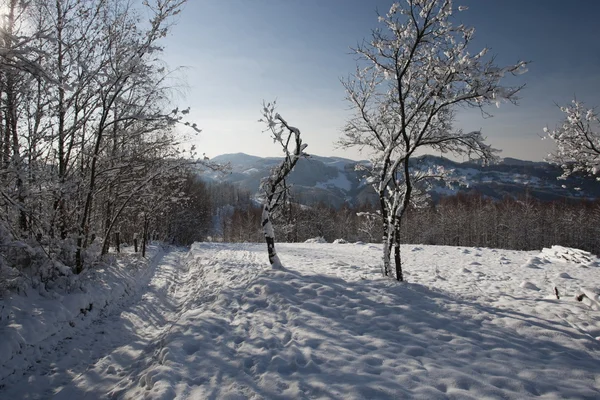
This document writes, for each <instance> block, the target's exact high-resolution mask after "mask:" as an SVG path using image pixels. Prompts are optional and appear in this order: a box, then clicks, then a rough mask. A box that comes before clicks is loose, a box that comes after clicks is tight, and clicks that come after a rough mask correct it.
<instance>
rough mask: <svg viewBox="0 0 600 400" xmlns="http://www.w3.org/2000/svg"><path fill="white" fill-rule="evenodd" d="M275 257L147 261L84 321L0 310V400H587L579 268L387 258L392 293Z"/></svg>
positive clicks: (594, 308)
mask: <svg viewBox="0 0 600 400" xmlns="http://www.w3.org/2000/svg"><path fill="white" fill-rule="evenodd" d="M278 250H279V253H280V257H281V259H282V261H283V263H284V265H285V266H286V269H285V270H283V271H277V270H272V269H270V268H269V267H268V265H267V262H266V259H267V257H266V250H265V246H264V245H263V244H235V245H233V244H208V243H199V244H195V245H194V246H193V247H192V249H191V250H190V251H189V252H187V251H186V250H181V249H175V250H170V251H167V252H164V253H163V252H159V251H157V253H156V255H155V256H154V258H153V261H152V262H150V263H149V264H148V265H149V267H148V268H147V269H146V270H143V271H138V272H135V271H134V272H131V271H128V272H126V273H123V274H122V277H121V278H119V276H118V275H117V274H112V275H111V274H105V275H102V276H104V277H105V278H106V276H112V279H114V282H113V283H114V284H116V285H118V284H119V282H120V284H121V286H122V287H125V288H129V289H128V290H127V291H125V290H122V291H120V292H119V293H118V294H119V296H116V295H115V299H121V300H119V301H118V302H117V303H115V305H113V306H112V307H109V306H108V305H105V306H104V308H103V309H102V310H101V311H95V309H94V310H92V311H89V313H87V315H79V314H77V315H73V314H72V313H71V314H69V313H68V312H64V313H62V314H60V315H59V316H58V317H57V315H58V314H57V313H54V314H49V313H46V312H45V311H44V310H46V309H50V310H51V309H53V308H52V307H51V306H44V307H35V308H34V307H32V306H30V305H29V303H28V302H27V299H25V298H22V297H16V298H13V299H8V300H5V301H4V302H3V303H1V302H0V303H1V305H4V310H3V315H10V316H11V318H10V319H9V320H8V323H6V322H5V320H4V319H3V320H2V321H0V344H1V345H0V350H1V351H2V352H4V353H3V354H1V355H0V360H2V363H3V365H2V370H1V371H2V375H0V398H2V399H4V398H7V399H21V398H23V399H35V398H51V397H53V396H54V395H55V397H56V398H58V399H84V398H89V399H99V398H127V399H143V398H149V399H171V398H179V399H186V398H189V399H246V398H250V399H303V398H306V399H312V398H323V399H330V398H332V399H344V400H345V399H402V398H422V399H446V398H461V399H469V398H472V399H483V398H498V399H524V398H537V397H539V398H546V399H563V398H576V399H583V398H589V399H598V398H600V310H599V307H598V306H599V304H598V294H597V293H598V287H600V264H599V263H598V260H597V259H590V258H586V255H585V254H580V253H576V252H575V253H573V252H570V253H569V252H565V251H562V250H561V249H554V250H552V251H550V250H547V251H545V252H543V253H540V252H517V251H508V250H493V249H480V248H457V247H442V246H404V247H403V248H402V250H403V255H404V258H405V261H406V278H407V280H408V283H397V282H395V281H392V280H389V279H383V278H381V277H380V272H379V267H378V264H379V259H380V254H381V248H380V246H378V245H370V244H322V243H306V244H280V245H279V246H278ZM565 255H566V256H567V258H564V256H565ZM567 259H568V260H567ZM131 280H133V281H134V282H135V284H133V286H132V285H129V284H124V283H123V282H130V281H131ZM121 286H118V287H121ZM130 286H132V287H130ZM555 287H556V288H557V289H558V293H559V296H560V299H557V298H556V294H555V289H554V288H555ZM95 290H96V289H94V288H93V287H91V286H90V287H89V293H88V294H87V296H88V297H90V298H95V297H94V296H96V295H95V294H94V293H95ZM121 292H123V293H121ZM128 292H130V295H129V296H125V294H127V293H128ZM582 293H585V294H586V296H585V297H584V298H583V301H581V302H579V301H577V300H576V298H575V297H576V296H577V295H580V294H582ZM75 295H77V296H81V294H73V295H68V296H65V298H63V299H61V302H62V303H64V304H71V300H70V296H75ZM106 296H108V295H106ZM106 296H105V297H106ZM108 297H110V296H108ZM108 297H107V298H108ZM47 301H48V302H51V301H52V299H47ZM86 301H87V300H86ZM105 302H106V301H105ZM16 308H18V309H19V310H18V311H19V312H16V311H17V310H16ZM11 312H12V314H11ZM94 313H95V314H94ZM65 315H66V316H67V317H68V318H67V319H69V318H71V319H70V320H69V321H70V322H73V325H74V326H71V325H70V324H69V323H63V325H64V326H66V327H61V328H55V329H54V330H53V332H52V335H43V334H42V333H39V332H37V333H35V334H33V333H31V332H26V330H27V329H33V330H35V329H40V326H43V324H42V325H40V324H38V325H33V323H34V322H33V321H34V320H35V319H38V320H39V319H41V320H43V321H45V322H44V324H45V325H47V326H55V324H56V325H57V326H58V322H59V321H60V318H63V320H64V319H65ZM59 317H60V318H59ZM92 317H93V318H92ZM83 321H92V322H86V323H83ZM63 322H64V321H63ZM19 333H23V335H21V336H18V334H19ZM28 335H29V336H28ZM15 337H16V338H17V339H15ZM7 338H11V339H10V340H11V341H10V342H9V341H7ZM40 338H46V339H44V340H46V341H47V344H46V345H44V344H42V343H29V342H30V341H35V340H38V341H39V340H40ZM2 343H8V344H2ZM11 343H12V344H11ZM14 343H18V347H15V346H16V345H14ZM8 352H10V356H7V355H6V354H8ZM19 352H21V354H19Z"/></svg>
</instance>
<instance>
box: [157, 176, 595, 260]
mask: <svg viewBox="0 0 600 400" xmlns="http://www.w3.org/2000/svg"><path fill="white" fill-rule="evenodd" d="M194 185H196V190H195V192H196V193H197V194H201V198H202V199H205V200H202V201H198V203H199V204H200V203H201V204H205V205H209V206H208V207H205V208H202V207H200V208H199V209H198V210H205V212H206V214H205V215H206V217H205V218H202V217H201V216H200V215H198V216H197V217H195V218H192V219H187V220H188V221H193V220H196V221H198V222H199V221H200V220H202V225H203V228H202V229H200V230H193V229H190V230H189V234H190V236H186V235H185V231H186V229H185V226H181V225H179V222H178V221H182V219H181V218H177V219H174V220H173V221H174V222H175V224H174V223H171V224H168V223H166V224H163V223H160V224H159V225H158V226H161V227H162V229H164V228H169V229H172V231H164V232H162V233H161V235H163V236H165V239H167V238H168V237H170V240H174V241H175V242H181V243H182V244H188V243H191V242H193V241H194V240H216V241H225V242H261V241H263V240H264V239H263V234H262V231H261V226H260V215H261V207H260V205H259V204H258V203H257V202H256V201H254V200H253V199H252V195H251V194H250V193H249V192H246V191H243V190H239V189H238V188H236V187H235V186H233V185H230V184H210V185H209V184H206V183H203V182H200V181H197V182H196V183H194ZM207 200H208V203H210V204H208V203H207ZM376 210H377V208H376V206H374V205H368V204H363V205H359V206H351V205H348V204H346V205H344V206H342V207H340V208H335V207H332V206H329V205H326V204H323V203H319V204H315V205H311V206H305V205H300V204H297V203H295V202H294V201H293V199H291V201H288V202H287V203H286V204H285V205H284V206H283V207H282V208H281V209H280V210H279V211H278V213H277V215H276V220H275V230H276V236H277V240H278V241H279V242H303V241H305V240H307V239H310V238H315V237H322V238H323V239H325V240H326V241H328V242H332V241H334V240H336V239H344V240H346V241H348V242H356V241H362V242H371V243H379V242H381V232H380V230H381V223H380V221H378V220H377V219H378V218H377V216H376ZM188 212H189V211H188ZM165 222H166V221H165ZM211 224H212V225H211ZM199 235H204V237H199ZM599 236H600V201H598V200H596V201H584V200H560V201H540V200H537V199H534V198H532V197H530V196H528V195H527V194H525V195H524V196H522V198H512V197H505V198H504V199H503V200H502V201H494V200H491V199H488V198H486V197H484V196H482V195H481V194H477V193H470V194H461V193H459V194H458V195H454V196H448V197H444V198H442V199H441V200H440V201H438V202H436V203H433V202H429V203H427V205H425V206H423V207H419V208H416V207H411V208H410V209H409V210H408V211H407V214H406V218H405V220H404V221H403V224H402V229H401V238H402V243H405V244H432V245H450V246H473V247H491V248H504V249H514V250H536V249H541V248H543V247H550V246H552V245H562V246H568V247H576V248H580V249H582V250H586V251H590V252H592V253H594V254H600V243H599V242H598V240H597V238H598V237H599Z"/></svg>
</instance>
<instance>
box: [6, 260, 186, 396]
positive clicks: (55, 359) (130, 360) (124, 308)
mask: <svg viewBox="0 0 600 400" xmlns="http://www.w3.org/2000/svg"><path fill="white" fill-rule="evenodd" d="M185 254H186V252H185V251H182V250H172V251H168V252H165V253H163V252H161V253H160V254H159V255H158V256H157V257H156V259H155V260H153V261H152V262H151V265H150V266H149V268H148V269H147V271H145V272H144V273H142V274H141V276H140V284H139V286H138V288H139V289H138V291H137V292H136V293H135V294H133V295H132V296H129V297H127V298H126V299H124V301H123V302H120V301H119V304H117V305H111V306H109V307H108V308H110V311H109V312H108V313H106V314H104V313H103V314H100V318H99V319H97V320H96V321H93V322H92V323H91V324H90V325H88V326H86V327H85V328H82V329H81V330H79V331H77V333H76V335H72V336H70V337H67V338H65V339H64V340H61V341H59V342H58V343H57V344H56V346H52V347H51V348H49V349H48V350H47V351H45V352H44V354H43V355H42V356H41V359H40V361H39V363H38V364H37V365H35V366H33V367H31V368H30V369H29V370H28V371H26V373H23V377H22V378H20V379H19V380H17V379H15V380H13V382H10V383H9V385H7V387H6V388H5V390H3V391H1V392H0V397H3V398H4V396H6V398H10V397H14V398H21V397H23V396H25V397H23V398H30V399H46V398H51V397H53V396H57V398H69V399H74V398H77V399H79V398H86V393H78V392H77V390H76V391H75V392H73V391H72V390H73V389H76V388H77V386H78V384H79V383H81V382H84V381H85V382H87V383H88V384H91V385H92V386H94V385H95V384H97V383H100V382H101V381H102V378H103V377H104V376H106V377H109V378H110V379H117V378H118V379H121V376H123V375H125V374H127V371H128V370H129V368H131V367H132V366H134V365H136V363H139V361H138V360H139V358H141V357H143V356H144V355H145V353H146V351H148V349H149V348H151V347H152V343H154V339H155V338H156V337H157V336H160V335H161V334H162V333H164V331H165V330H166V329H168V327H169V326H170V324H171V323H172V321H173V319H175V318H176V317H177V315H179V312H180V311H181V308H180V307H179V301H178V300H179V297H180V296H179V293H178V291H177V282H179V281H180V280H181V275H183V274H185V273H186V271H183V270H182V267H181V259H182V257H183V256H184V255H185ZM69 393H75V394H73V395H69ZM88 398H98V397H97V396H96V395H94V396H91V397H88Z"/></svg>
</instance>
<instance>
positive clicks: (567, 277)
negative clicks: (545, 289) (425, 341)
mask: <svg viewBox="0 0 600 400" xmlns="http://www.w3.org/2000/svg"><path fill="white" fill-rule="evenodd" d="M556 277H557V278H562V279H575V278H573V277H571V275H569V274H567V273H566V272H561V273H560V274H557V275H556Z"/></svg>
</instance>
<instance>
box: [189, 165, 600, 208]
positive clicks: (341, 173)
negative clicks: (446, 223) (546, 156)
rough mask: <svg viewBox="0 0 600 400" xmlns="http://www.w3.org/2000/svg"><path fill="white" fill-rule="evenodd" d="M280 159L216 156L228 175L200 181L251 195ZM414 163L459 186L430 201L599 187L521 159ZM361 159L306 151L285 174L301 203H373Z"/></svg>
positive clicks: (594, 194)
mask: <svg viewBox="0 0 600 400" xmlns="http://www.w3.org/2000/svg"><path fill="white" fill-rule="evenodd" d="M281 160H282V157H259V156H253V155H249V154H245V153H230V154H222V155H219V156H216V157H214V158H213V159H212V161H213V162H215V163H219V164H229V165H230V167H231V169H230V171H229V173H225V174H218V173H203V174H201V175H200V176H201V178H202V179H204V180H206V181H216V182H228V183H231V184H234V185H237V186H239V187H240V188H242V189H245V190H248V191H250V192H251V193H253V194H256V193H257V192H258V189H259V185H260V181H261V179H263V178H264V177H266V176H268V175H269V173H270V170H271V168H273V167H274V166H276V165H277V164H278V163H279V162H280V161H281ZM414 162H415V165H416V164H417V163H418V164H420V165H427V166H430V167H441V168H444V169H446V170H451V171H452V174H453V175H454V176H455V177H456V178H458V179H460V180H462V181H463V182H462V184H458V183H456V184H450V185H446V184H444V183H436V184H434V185H433V186H432V188H431V189H430V190H429V193H430V195H431V196H432V198H433V200H434V201H436V200H439V198H441V197H443V196H447V195H453V194H457V193H468V192H472V191H477V192H480V193H482V194H483V195H484V196H486V197H490V198H493V199H497V200H500V199H502V198H504V197H505V196H510V197H514V198H518V197H521V196H524V195H525V194H528V195H529V196H531V197H534V198H537V199H539V200H545V201H549V200H560V199H596V198H599V197H600V185H598V184H597V182H596V181H595V180H594V179H592V178H587V177H583V176H576V177H570V178H568V179H566V180H558V179H557V178H558V177H559V176H560V175H561V173H562V171H561V170H560V168H559V167H558V166H555V165H552V164H549V163H547V162H543V161H526V160H518V159H515V158H510V157H507V158H504V159H502V160H501V161H500V162H499V163H496V164H492V165H489V166H482V165H480V164H478V163H476V162H472V161H471V162H458V161H452V160H449V159H447V158H445V157H441V156H436V155H423V156H419V157H415V159H414ZM364 163H368V161H366V160H358V161H357V160H352V159H349V158H344V157H337V156H318V155H311V156H309V157H308V158H305V159H301V160H300V161H299V162H298V164H297V165H296V167H295V169H294V171H292V173H291V174H290V177H289V179H288V183H289V184H290V185H292V195H293V196H294V197H295V199H296V201H297V202H299V203H302V204H312V203H316V202H324V203H326V204H329V205H332V206H335V207H339V206H341V205H342V204H344V203H350V204H353V205H356V204H360V203H366V202H374V201H375V200H376V197H375V193H374V191H373V190H372V188H371V187H370V185H368V184H367V183H366V182H365V178H364V172H362V171H357V170H356V168H355V166H356V165H357V164H364Z"/></svg>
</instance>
